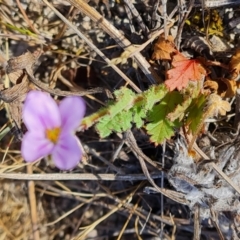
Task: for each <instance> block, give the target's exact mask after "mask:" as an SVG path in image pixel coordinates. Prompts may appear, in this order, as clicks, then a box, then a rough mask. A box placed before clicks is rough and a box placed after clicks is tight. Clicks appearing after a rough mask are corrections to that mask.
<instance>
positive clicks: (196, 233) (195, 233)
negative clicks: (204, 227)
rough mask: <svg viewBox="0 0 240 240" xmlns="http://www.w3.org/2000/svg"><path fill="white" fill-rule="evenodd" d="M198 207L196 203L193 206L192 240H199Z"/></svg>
mask: <svg viewBox="0 0 240 240" xmlns="http://www.w3.org/2000/svg"><path fill="white" fill-rule="evenodd" d="M199 221H200V207H199V205H198V204H197V205H196V206H195V208H194V237H193V239H194V240H200V239H201V238H200V237H201V227H200V222H199Z"/></svg>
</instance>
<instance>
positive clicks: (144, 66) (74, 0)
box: [43, 0, 161, 84]
mask: <svg viewBox="0 0 240 240" xmlns="http://www.w3.org/2000/svg"><path fill="white" fill-rule="evenodd" d="M43 1H44V2H45V1H46V0H43ZM68 2H70V3H71V4H73V6H75V7H76V8H78V9H79V10H81V12H83V13H84V14H85V15H87V16H88V17H90V18H91V19H92V20H93V21H94V22H95V23H97V24H98V25H99V27H101V28H102V29H103V30H104V31H105V32H106V33H108V34H109V35H110V36H111V37H112V38H113V39H114V40H115V41H116V42H117V44H118V45H119V46H121V47H122V48H123V49H125V48H126V47H129V46H130V45H131V42H130V41H129V40H128V39H127V38H125V37H124V35H123V34H122V33H121V32H120V31H118V30H117V29H116V28H115V27H114V26H113V25H112V24H110V22H108V21H107V20H106V19H105V18H103V17H102V16H101V15H100V14H99V13H98V12H97V11H96V10H95V9H94V8H92V7H90V6H89V5H88V4H87V3H86V2H85V1H83V0H68ZM134 59H135V61H136V63H137V65H138V66H139V67H140V68H141V70H142V71H143V73H144V74H145V76H146V77H147V78H148V80H149V81H150V83H153V84H154V83H160V82H161V79H160V78H159V76H158V75H157V73H156V72H155V71H154V69H153V68H152V67H151V65H150V64H149V63H148V61H147V60H146V59H145V58H144V57H143V56H142V54H140V53H137V54H135V55H134ZM109 64H110V63H109ZM110 66H111V65H110Z"/></svg>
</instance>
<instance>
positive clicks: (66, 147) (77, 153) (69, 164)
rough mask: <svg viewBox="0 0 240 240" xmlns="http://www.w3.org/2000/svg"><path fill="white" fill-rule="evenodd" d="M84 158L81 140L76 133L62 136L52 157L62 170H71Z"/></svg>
mask: <svg viewBox="0 0 240 240" xmlns="http://www.w3.org/2000/svg"><path fill="white" fill-rule="evenodd" d="M81 158H82V151H81V148H80V145H79V140H78V138H77V137H76V136H75V135H72V134H65V135H64V136H60V139H59V142H58V143H57V145H55V147H54V149H53V151H52V159H53V161H54V163H55V165H56V167H58V168H59V169H61V170H69V169H72V168H74V167H75V166H77V164H78V163H79V161H80V160H81Z"/></svg>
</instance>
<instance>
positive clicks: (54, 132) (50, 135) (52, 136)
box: [46, 127, 61, 144]
mask: <svg viewBox="0 0 240 240" xmlns="http://www.w3.org/2000/svg"><path fill="white" fill-rule="evenodd" d="M60 132H61V128H60V127H56V128H53V129H47V130H46V137H47V139H49V140H50V141H51V142H53V143H54V144H56V143H57V142H58V138H59V135H60Z"/></svg>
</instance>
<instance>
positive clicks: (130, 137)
mask: <svg viewBox="0 0 240 240" xmlns="http://www.w3.org/2000/svg"><path fill="white" fill-rule="evenodd" d="M127 140H128V142H129V143H130V145H131V146H132V148H131V150H132V152H133V153H134V155H135V156H136V157H137V158H138V160H139V163H140V165H141V168H142V171H143V173H144V175H145V176H146V177H147V179H148V181H149V182H150V183H151V184H152V186H153V187H154V188H155V189H156V190H157V191H158V192H159V193H161V194H163V195H164V196H166V197H168V198H171V199H172V200H174V201H176V202H179V203H182V204H184V205H187V203H188V202H187V200H186V198H185V195H184V194H182V193H178V192H175V191H171V190H168V189H164V188H159V187H158V186H157V185H156V184H155V182H154V181H153V179H152V178H151V175H150V174H149V172H148V169H147V166H146V163H145V162H144V159H143V158H142V154H143V153H142V151H141V150H140V149H139V148H138V146H137V143H136V140H135V138H134V136H133V134H132V132H131V131H128V138H127Z"/></svg>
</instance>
